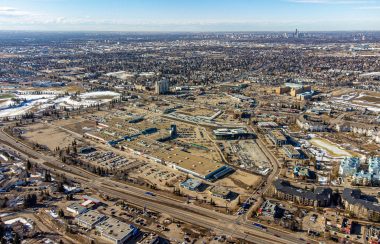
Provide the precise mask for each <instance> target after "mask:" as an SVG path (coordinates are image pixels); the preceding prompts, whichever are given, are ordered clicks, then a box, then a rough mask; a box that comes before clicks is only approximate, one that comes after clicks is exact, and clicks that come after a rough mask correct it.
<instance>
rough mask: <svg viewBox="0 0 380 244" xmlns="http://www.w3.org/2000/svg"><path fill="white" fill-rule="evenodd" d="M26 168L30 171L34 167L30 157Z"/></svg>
mask: <svg viewBox="0 0 380 244" xmlns="http://www.w3.org/2000/svg"><path fill="white" fill-rule="evenodd" d="M26 169H27V170H28V171H30V170H31V169H32V163H31V162H30V161H29V159H28V161H26Z"/></svg>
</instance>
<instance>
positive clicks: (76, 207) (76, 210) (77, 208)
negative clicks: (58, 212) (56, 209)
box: [66, 202, 88, 216]
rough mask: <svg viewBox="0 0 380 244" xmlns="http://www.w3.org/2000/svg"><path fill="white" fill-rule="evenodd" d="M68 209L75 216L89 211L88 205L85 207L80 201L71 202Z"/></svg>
mask: <svg viewBox="0 0 380 244" xmlns="http://www.w3.org/2000/svg"><path fill="white" fill-rule="evenodd" d="M66 210H67V211H68V212H70V213H72V214H73V215H74V216H77V215H79V214H83V213H85V212H87V211H88V209H87V208H86V207H83V206H82V205H80V204H79V203H77V202H75V203H72V204H70V205H69V206H67V207H66Z"/></svg>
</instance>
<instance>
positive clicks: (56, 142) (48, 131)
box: [24, 124, 74, 150]
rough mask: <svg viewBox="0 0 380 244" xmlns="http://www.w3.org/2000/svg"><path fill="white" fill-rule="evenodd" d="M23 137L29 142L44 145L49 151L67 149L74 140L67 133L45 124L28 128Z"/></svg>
mask: <svg viewBox="0 0 380 244" xmlns="http://www.w3.org/2000/svg"><path fill="white" fill-rule="evenodd" d="M24 137H25V139H26V140H28V141H30V142H33V143H38V144H40V145H46V146H47V147H48V148H49V149H50V150H54V149H55V148H57V147H60V148H64V147H67V146H68V145H70V144H71V143H72V142H73V140H74V138H73V137H72V136H71V135H70V134H69V133H67V132H64V131H62V130H61V129H59V128H55V127H52V126H49V125H46V124H36V125H31V126H28V127H27V128H26V133H25V134H24Z"/></svg>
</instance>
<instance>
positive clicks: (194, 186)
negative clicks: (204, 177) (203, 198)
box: [180, 178, 202, 191]
mask: <svg viewBox="0 0 380 244" xmlns="http://www.w3.org/2000/svg"><path fill="white" fill-rule="evenodd" d="M180 186H181V187H183V188H185V189H188V190H190V191H198V190H199V189H200V188H201V186H202V181H200V180H197V179H192V178H189V179H187V180H185V181H184V182H181V184H180Z"/></svg>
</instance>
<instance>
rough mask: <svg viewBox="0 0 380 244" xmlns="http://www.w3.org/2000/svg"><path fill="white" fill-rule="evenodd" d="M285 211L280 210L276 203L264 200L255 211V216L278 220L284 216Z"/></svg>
mask: <svg viewBox="0 0 380 244" xmlns="http://www.w3.org/2000/svg"><path fill="white" fill-rule="evenodd" d="M284 212H285V210H284V209H283V208H280V207H279V206H278V204H277V203H273V202H271V201H269V200H266V201H265V202H264V203H263V204H262V205H261V206H260V208H259V210H258V211H257V214H258V215H259V216H262V217H266V218H269V219H271V220H273V219H280V218H282V216H283V215H284Z"/></svg>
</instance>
